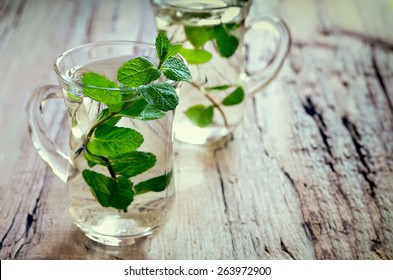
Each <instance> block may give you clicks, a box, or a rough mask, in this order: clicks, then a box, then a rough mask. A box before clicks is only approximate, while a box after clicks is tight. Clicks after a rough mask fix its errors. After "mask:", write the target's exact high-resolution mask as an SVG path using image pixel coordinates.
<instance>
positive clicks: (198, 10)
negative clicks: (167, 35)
mask: <svg viewBox="0 0 393 280" xmlns="http://www.w3.org/2000/svg"><path fill="white" fill-rule="evenodd" d="M152 2H153V3H154V1H152ZM252 2H253V1H252V0H250V1H247V2H244V3H242V2H240V3H238V4H228V5H226V6H222V7H221V6H216V7H203V8H200V9H193V8H190V7H185V6H182V5H179V4H172V3H166V5H167V7H170V8H176V9H178V10H179V11H183V12H192V13H201V12H212V11H221V10H226V9H228V8H245V7H247V6H251V3H252Z"/></svg>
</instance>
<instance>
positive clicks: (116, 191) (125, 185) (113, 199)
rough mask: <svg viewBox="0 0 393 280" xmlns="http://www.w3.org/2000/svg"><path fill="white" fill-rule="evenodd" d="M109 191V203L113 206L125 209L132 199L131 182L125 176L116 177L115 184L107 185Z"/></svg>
mask: <svg viewBox="0 0 393 280" xmlns="http://www.w3.org/2000/svg"><path fill="white" fill-rule="evenodd" d="M109 191H110V193H111V196H110V200H109V204H110V206H111V207H113V208H116V209H119V210H126V209H127V207H128V206H129V205H130V204H131V202H132V201H133V200H134V191H133V190H132V183H131V182H130V181H129V180H128V179H127V178H126V177H122V176H120V177H119V178H117V180H116V185H112V184H111V185H109Z"/></svg>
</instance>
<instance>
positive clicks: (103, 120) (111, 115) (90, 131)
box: [83, 112, 116, 179]
mask: <svg viewBox="0 0 393 280" xmlns="http://www.w3.org/2000/svg"><path fill="white" fill-rule="evenodd" d="M115 115H116V113H115V112H111V113H110V114H109V115H108V116H106V117H104V118H102V119H101V120H99V121H98V122H96V123H95V124H94V125H93V126H92V127H91V128H90V130H89V132H88V133H87V134H86V140H85V143H84V144H83V146H84V147H86V152H88V153H89V154H91V155H93V154H92V153H90V152H89V150H88V149H87V143H89V141H90V138H91V136H92V135H93V132H94V130H95V129H96V128H97V127H98V126H99V125H101V124H103V123H104V122H106V121H107V120H109V119H110V118H112V117H113V116H115ZM100 158H102V160H103V161H105V162H106V163H107V168H108V171H109V174H110V175H111V177H112V178H113V179H116V174H115V171H114V170H113V167H112V165H111V164H110V162H109V160H108V159H107V158H106V157H102V156H101V157H100Z"/></svg>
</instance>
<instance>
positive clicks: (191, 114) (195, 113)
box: [184, 105, 214, 127]
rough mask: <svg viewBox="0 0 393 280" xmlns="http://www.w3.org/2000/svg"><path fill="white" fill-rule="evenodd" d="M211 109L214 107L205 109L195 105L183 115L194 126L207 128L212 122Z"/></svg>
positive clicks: (202, 106)
mask: <svg viewBox="0 0 393 280" xmlns="http://www.w3.org/2000/svg"><path fill="white" fill-rule="evenodd" d="M213 109H214V106H209V107H205V106H204V105H195V106H192V107H191V108H189V109H188V110H187V111H185V112H184V113H185V114H186V116H187V117H188V118H189V119H190V121H192V123H193V124H195V125H196V126H199V127H207V126H208V125H210V124H211V123H212V121H213V113H214V111H213Z"/></svg>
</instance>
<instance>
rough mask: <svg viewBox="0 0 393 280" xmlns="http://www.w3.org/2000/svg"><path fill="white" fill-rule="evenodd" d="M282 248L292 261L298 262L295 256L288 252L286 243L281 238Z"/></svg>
mask: <svg viewBox="0 0 393 280" xmlns="http://www.w3.org/2000/svg"><path fill="white" fill-rule="evenodd" d="M280 246H281V250H282V251H283V252H284V253H286V254H287V255H288V256H290V257H291V259H293V260H296V258H295V256H294V255H293V254H292V253H291V251H289V250H288V248H287V246H286V245H285V243H284V241H282V239H281V238H280Z"/></svg>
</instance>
